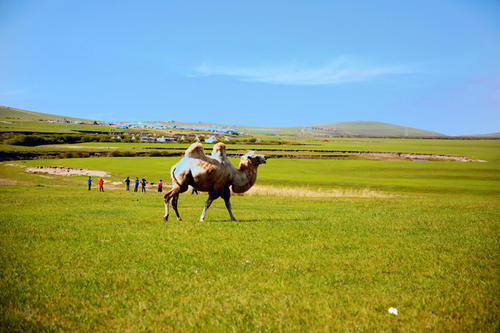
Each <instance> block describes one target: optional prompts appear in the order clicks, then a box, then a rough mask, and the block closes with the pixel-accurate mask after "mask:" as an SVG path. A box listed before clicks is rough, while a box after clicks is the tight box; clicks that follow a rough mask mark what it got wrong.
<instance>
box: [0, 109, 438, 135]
mask: <svg viewBox="0 0 500 333" xmlns="http://www.w3.org/2000/svg"><path fill="white" fill-rule="evenodd" d="M54 120H69V121H73V122H79V121H83V122H89V120H87V119H80V118H73V117H66V116H59V115H53V114H47V113H39V112H34V111H27V110H23V109H18V108H13V107H8V106H0V131H37V132H53V131H58V132H59V131H63V132H71V131H74V130H82V129H83V130H85V129H89V128H90V127H88V126H90V125H76V124H51V123H50V121H54ZM47 121H49V122H47ZM175 123H176V124H177V125H182V124H184V125H189V123H180V122H175ZM191 125H196V126H201V125H204V124H202V123H196V124H191ZM82 126H85V127H82ZM99 126H101V125H93V127H92V129H93V130H99ZM220 126H225V125H220ZM80 127H82V128H80ZM103 128H104V127H103ZM236 128H238V129H240V130H242V131H244V132H247V133H250V135H258V134H260V135H303V134H305V133H306V132H307V134H308V135H313V136H314V135H328V136H393V137H404V136H410V137H444V136H446V135H444V134H441V133H437V132H431V131H426V130H422V129H417V128H412V127H405V126H399V125H393V124H388V123H382V122H377V121H350V122H336V123H328V124H321V125H313V126H308V127H285V128H274V129H271V128H260V127H253V126H236ZM106 130H109V128H108V127H106ZM305 130H307V131H305Z"/></svg>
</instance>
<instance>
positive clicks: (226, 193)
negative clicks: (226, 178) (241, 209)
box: [222, 188, 238, 221]
mask: <svg viewBox="0 0 500 333" xmlns="http://www.w3.org/2000/svg"><path fill="white" fill-rule="evenodd" d="M230 198H231V190H230V189H229V188H226V189H225V190H224V194H223V195H222V199H224V202H225V203H226V208H227V211H228V212H229V216H230V217H231V221H238V220H237V219H236V217H234V215H233V210H232V207H231V201H229V199H230Z"/></svg>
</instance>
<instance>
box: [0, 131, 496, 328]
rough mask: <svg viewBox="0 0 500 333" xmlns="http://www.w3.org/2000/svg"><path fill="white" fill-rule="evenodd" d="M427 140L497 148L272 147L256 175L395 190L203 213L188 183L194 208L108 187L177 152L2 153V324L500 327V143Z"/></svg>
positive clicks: (160, 168)
mask: <svg viewBox="0 0 500 333" xmlns="http://www.w3.org/2000/svg"><path fill="white" fill-rule="evenodd" d="M400 142H401V146H399V145H400ZM420 142H421V144H422V147H420V149H422V150H428V149H431V150H435V151H436V152H440V151H441V150H442V151H441V152H443V153H450V152H454V153H457V154H469V153H470V154H472V153H473V154H474V157H477V158H481V159H485V160H488V161H489V162H487V163H460V162H433V161H431V162H411V161H363V160H360V161H357V160H294V159H291V160H290V159H271V160H268V163H267V164H266V165H263V166H261V167H260V169H259V176H258V181H257V184H258V185H273V186H285V187H294V188H299V189H300V188H311V189H314V188H324V189H332V188H338V189H364V188H369V189H371V190H374V191H380V192H384V193H391V194H393V195H396V196H394V197H391V198H377V197H373V198H350V197H338V198H326V197H325V198H307V197H294V196H286V197H285V196H270V197H264V196H233V198H232V203H233V212H234V214H235V216H236V217H237V218H238V219H239V220H240V222H228V221H229V219H228V214H227V211H226V209H225V207H224V203H223V201H222V200H221V199H219V200H216V201H215V202H214V204H213V205H212V207H211V208H210V209H209V211H208V213H207V217H206V222H204V223H200V222H197V221H198V219H199V215H200V214H201V210H202V207H203V204H204V200H205V199H206V195H205V194H200V195H199V196H191V195H189V194H182V195H181V197H180V199H179V209H180V213H181V215H182V217H183V219H184V221H185V222H181V223H180V222H177V221H175V219H173V220H174V221H169V222H164V221H163V220H162V215H163V203H162V198H161V195H160V194H158V193H156V192H154V191H150V192H148V193H146V194H140V193H127V192H125V191H123V190H118V189H116V190H110V189H109V188H108V187H106V186H107V185H108V184H109V182H110V181H115V180H122V179H123V178H124V177H125V176H127V175H129V176H145V177H146V178H147V179H148V180H151V181H157V180H158V179H159V178H160V177H161V178H163V179H164V180H169V179H168V173H169V170H170V167H171V166H172V164H173V163H175V162H176V161H177V160H178V158H166V157H148V158H139V157H135V158H128V157H120V158H87V159H62V160H38V161H23V162H19V161H16V162H10V163H0V181H1V182H2V184H4V185H0V189H1V191H0V327H1V328H0V329H1V330H3V331H21V330H22V331H25V330H28V331H29V330H35V331H39V330H47V331H51V330H63V331H73V330H76V331H83V330H86V331H89V330H91V331H107V330H116V331H138V330H148V331H165V330H189V331H193V330H196V331H228V330H237V331H256V330H265V331H345V330H348V331H351V330H361V331H410V330H416V331H425V330H431V331H498V323H499V320H500V318H499V313H500V301H499V298H498V295H499V294H500V290H499V289H500V288H499V286H500V284H499V282H500V279H499V276H500V274H499V273H500V272H499V267H500V265H499V257H498V253H499V251H500V244H499V236H500V235H499V226H500V200H499V199H500V191H499V190H498V189H499V188H500V158H499V156H498V151H499V150H497V149H496V147H498V146H497V143H496V141H488V140H485V141H471V142H469V141H464V142H461V143H462V145H459V144H456V143H455V141H447V140H439V141H434V140H423V141H420ZM342 143H343V142H338V141H330V142H327V143H325V144H326V145H331V146H334V145H337V144H342ZM403 143H407V144H408V145H407V146H404V145H403ZM417 143H418V142H416V141H413V140H401V141H397V140H391V141H385V140H384V141H382V142H380V143H370V142H362V143H357V142H352V141H347V143H344V144H348V145H356V144H360V145H376V144H378V147H384V146H382V145H385V147H386V148H387V149H399V147H401V148H403V149H404V151H412V149H413V148H414V147H415V146H417ZM440 147H444V148H442V149H440ZM233 162H235V163H236V160H233ZM11 163H15V164H20V165H25V166H28V165H64V166H70V167H83V168H90V169H96V170H105V171H108V172H110V173H111V174H112V176H111V177H110V178H106V181H107V182H106V185H105V188H106V192H104V193H99V192H97V191H96V190H95V189H94V190H93V191H90V192H89V191H87V190H86V185H85V179H86V177H83V176H81V177H60V176H50V178H47V177H46V176H45V177H42V176H44V175H31V174H27V173H25V172H23V170H24V169H23V168H21V167H17V166H12V165H8V164H11ZM389 307H395V308H397V309H398V311H399V315H398V316H394V315H391V314H389V313H388V312H387V310H388V308H389Z"/></svg>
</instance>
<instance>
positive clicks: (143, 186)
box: [87, 176, 163, 192]
mask: <svg viewBox="0 0 500 333" xmlns="http://www.w3.org/2000/svg"><path fill="white" fill-rule="evenodd" d="M124 182H125V186H126V187H125V188H126V190H127V191H130V183H131V182H132V181H131V180H130V177H127V179H125V180H124ZM98 184H99V192H104V179H102V178H100V179H99V183H98ZM146 184H147V182H146V179H145V178H141V180H139V177H135V181H134V192H137V191H138V190H139V185H141V192H146ZM87 185H88V186H89V191H90V189H91V188H92V177H91V176H89V178H88V179H87ZM158 192H163V182H162V180H161V179H160V182H159V183H158Z"/></svg>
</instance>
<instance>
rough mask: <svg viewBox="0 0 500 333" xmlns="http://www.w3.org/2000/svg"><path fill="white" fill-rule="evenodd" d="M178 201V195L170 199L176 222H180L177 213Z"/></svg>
mask: <svg viewBox="0 0 500 333" xmlns="http://www.w3.org/2000/svg"><path fill="white" fill-rule="evenodd" d="M178 200H179V193H177V194H176V195H174V196H173V197H172V207H174V211H175V215H177V221H182V219H181V216H180V215H179V211H178V210H177V201H178Z"/></svg>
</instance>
